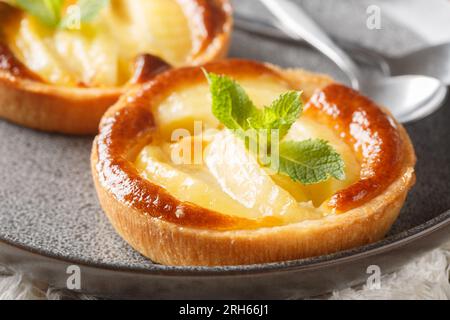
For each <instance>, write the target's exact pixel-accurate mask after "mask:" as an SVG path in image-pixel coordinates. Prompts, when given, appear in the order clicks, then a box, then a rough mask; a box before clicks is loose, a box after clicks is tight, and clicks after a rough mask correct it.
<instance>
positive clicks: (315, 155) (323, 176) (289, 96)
mask: <svg viewBox="0 0 450 320" xmlns="http://www.w3.org/2000/svg"><path fill="white" fill-rule="evenodd" d="M203 71H204V73H205V75H206V77H207V79H208V81H209V84H210V91H211V95H212V112H213V114H214V116H215V117H216V118H217V119H218V120H219V121H220V122H221V123H222V124H223V125H224V126H225V127H226V128H228V129H230V130H233V131H234V132H235V133H236V134H237V135H238V136H241V137H243V136H245V131H247V130H260V131H263V132H266V134H267V138H268V139H267V140H266V141H267V142H268V146H267V145H266V147H267V150H270V144H271V143H275V142H272V141H270V136H271V134H270V131H271V130H278V136H279V139H280V141H281V142H279V145H278V149H279V166H278V173H280V174H284V175H287V176H289V177H290V178H291V179H292V180H294V181H297V182H300V183H302V184H305V185H310V184H317V183H320V182H323V181H326V180H328V179H329V178H330V177H333V178H335V179H338V180H343V179H345V172H344V166H345V165H344V161H343V160H342V157H341V156H340V155H339V154H338V153H337V152H336V151H335V150H334V149H333V148H332V147H331V146H330V145H329V144H328V142H327V141H324V140H320V139H315V140H305V141H282V139H283V138H284V137H285V136H286V134H287V133H288V131H289V129H290V128H291V127H292V125H293V124H294V123H295V121H297V119H298V118H299V117H300V116H301V114H302V111H303V103H302V100H301V93H300V92H296V91H290V92H287V93H285V94H282V95H281V96H280V97H279V98H278V99H277V100H275V101H274V102H272V104H271V105H270V106H266V107H263V108H262V109H259V108H257V107H256V106H255V105H254V103H253V102H252V101H251V99H250V98H249V96H248V95H247V93H246V92H245V90H244V89H243V88H242V87H241V86H240V85H239V84H238V83H237V82H236V81H234V80H233V79H231V78H229V77H226V76H219V75H216V74H213V73H207V72H206V71H205V70H203ZM277 143H278V142H277ZM267 166H270V164H267Z"/></svg>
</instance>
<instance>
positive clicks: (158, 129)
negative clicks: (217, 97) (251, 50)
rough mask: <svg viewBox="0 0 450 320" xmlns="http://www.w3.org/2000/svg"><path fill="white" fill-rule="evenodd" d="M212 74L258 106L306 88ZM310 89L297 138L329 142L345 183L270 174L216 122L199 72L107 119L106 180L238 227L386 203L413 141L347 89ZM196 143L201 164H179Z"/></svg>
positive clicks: (155, 207)
mask: <svg viewBox="0 0 450 320" xmlns="http://www.w3.org/2000/svg"><path fill="white" fill-rule="evenodd" d="M206 69H207V70H208V71H212V72H218V73H225V74H228V75H231V76H232V77H234V79H236V80H237V81H238V82H239V83H240V84H241V85H242V86H243V87H244V88H245V90H246V91H247V92H248V93H249V95H250V96H251V98H252V99H253V101H255V103H256V104H257V105H258V106H263V105H267V104H269V103H270V102H271V101H272V100H274V98H276V97H277V96H278V95H279V94H280V93H283V92H286V91H287V90H291V89H297V90H301V89H302V83H295V82H293V81H292V79H289V78H288V77H286V76H283V74H282V73H281V72H278V71H277V70H275V69H274V68H271V67H269V66H266V65H262V64H258V63H253V62H249V61H239V60H234V61H229V62H222V63H215V64H210V65H207V66H206ZM308 91H310V90H308V89H306V91H305V98H306V102H307V103H306V107H305V112H304V116H303V117H302V118H301V119H299V120H298V121H297V122H296V123H295V124H294V126H293V127H292V128H291V130H290V132H289V133H288V138H289V139H290V140H294V141H295V140H304V139H308V138H321V139H325V140H327V141H329V142H330V144H331V145H332V146H333V147H334V148H335V149H336V150H337V151H338V152H339V153H340V154H341V155H342V157H343V159H344V162H345V165H346V166H345V167H346V179H345V180H343V181H338V180H335V179H332V178H331V179H329V180H328V181H326V182H323V183H320V184H316V185H312V186H305V185H302V184H300V183H298V182H294V181H292V180H291V179H289V178H288V177H285V176H282V175H279V174H273V173H271V172H270V171H268V170H265V169H263V168H262V167H261V166H260V165H259V164H258V162H257V161H256V160H255V159H253V158H252V156H251V155H249V153H248V151H247V150H246V148H245V146H244V144H243V143H242V142H241V141H240V140H239V139H236V138H234V137H233V136H232V135H231V134H230V133H229V132H228V131H227V130H225V129H223V128H222V127H221V125H220V124H219V122H218V121H217V120H216V119H215V118H214V116H213V115H212V112H211V98H210V95H209V91H208V83H207V81H206V79H205V77H204V75H203V74H202V71H201V70H200V69H199V68H183V69H179V70H174V71H171V72H168V73H166V74H164V75H161V76H160V77H158V79H156V80H155V81H154V82H152V83H150V84H148V85H147V86H146V87H145V88H144V89H143V90H142V91H140V93H139V94H138V95H136V96H133V97H127V101H128V103H126V106H124V105H122V107H121V108H120V109H118V110H116V109H113V110H114V112H110V113H109V115H107V116H106V117H105V118H104V121H103V125H102V131H101V134H100V136H99V137H98V140H97V150H98V159H99V160H98V163H97V164H96V170H97V172H98V174H99V178H100V181H101V183H102V184H103V185H104V186H105V187H106V188H108V189H109V190H110V191H111V192H112V193H113V194H115V196H116V197H118V198H119V199H121V200H122V201H127V202H129V203H130V204H131V205H132V206H136V208H140V209H142V210H144V211H145V212H146V213H147V214H148V215H150V216H156V217H158V218H159V219H163V220H167V221H170V222H173V223H176V224H179V225H184V226H192V227H196V228H205V229H218V230H227V229H230V230H231V229H242V228H243V229H245V228H250V229H251V228H259V227H267V226H280V225H285V224H290V223H296V222H301V221H309V220H320V219H322V218H324V217H329V216H334V215H341V214H343V213H345V212H347V211H349V210H352V209H355V208H358V207H360V206H362V205H363V204H364V203H366V202H369V201H370V200H372V199H373V198H375V197H377V196H379V195H380V194H381V193H382V192H383V191H384V190H385V189H386V188H387V187H388V186H389V185H390V184H391V183H392V182H393V181H394V180H396V179H397V178H399V177H400V176H401V175H402V174H405V172H404V171H403V170H404V167H403V164H404V162H405V154H404V151H405V148H408V147H409V141H403V137H402V132H401V131H400V130H399V127H398V125H397V124H396V122H395V120H393V119H392V118H391V117H390V116H389V115H388V114H386V113H385V112H383V111H382V110H381V109H380V108H379V107H378V106H376V105H375V104H374V103H373V102H371V101H369V100H368V99H366V98H364V97H362V96H360V95H359V94H358V93H356V92H354V91H353V90H351V89H348V88H346V87H344V86H342V85H339V84H334V83H331V82H330V83H326V81H325V82H324V83H322V85H321V87H318V90H317V91H316V92H315V93H313V92H312V91H310V92H308ZM123 101H124V100H123ZM123 101H122V102H123ZM130 101H132V102H130ZM119 105H120V103H119ZM196 122H199V123H200V124H201V128H200V129H203V130H202V131H203V134H202V135H201V136H200V135H197V134H196V133H195V130H196V129H195V123H196ZM177 129H184V130H187V131H188V132H189V133H190V137H189V138H188V139H184V141H183V140H181V142H180V141H177V142H175V143H174V142H172V141H171V135H172V133H173V132H174V131H175V130H177ZM196 139H199V140H201V141H200V144H199V145H200V148H201V155H202V156H201V158H202V159H200V163H189V164H179V163H174V162H173V157H171V155H173V151H174V149H175V150H176V149H177V148H179V144H180V143H181V144H183V143H187V144H191V143H192V141H195V140H196ZM130 150H132V152H130ZM407 160H408V161H410V162H411V163H413V161H412V160H411V159H407ZM113 168H114V169H113ZM408 170H410V171H409V174H410V175H411V174H412V171H411V170H412V169H411V168H409V169H408ZM119 172H120V175H117V174H118V173H119ZM118 179H120V180H118ZM111 181H114V184H112V183H111ZM118 181H121V182H120V183H118Z"/></svg>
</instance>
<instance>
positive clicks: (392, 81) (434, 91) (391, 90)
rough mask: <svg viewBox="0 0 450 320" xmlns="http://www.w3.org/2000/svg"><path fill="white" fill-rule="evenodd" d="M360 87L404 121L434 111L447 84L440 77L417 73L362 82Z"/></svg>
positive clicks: (442, 96)
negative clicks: (418, 74) (416, 74)
mask: <svg viewBox="0 0 450 320" xmlns="http://www.w3.org/2000/svg"><path fill="white" fill-rule="evenodd" d="M361 91H362V92H363V93H364V94H365V95H367V96H369V97H371V98H372V99H373V100H374V101H376V102H377V103H379V104H380V105H382V106H387V107H389V109H390V111H391V112H392V114H393V115H394V117H395V118H396V119H398V120H399V121H400V122H403V123H407V122H411V121H417V120H419V119H423V118H425V117H427V116H429V115H431V114H432V113H434V112H435V111H436V110H438V109H439V108H440V106H441V105H442V103H443V102H444V100H445V98H446V96H447V87H446V86H445V85H444V84H443V83H442V82H441V81H439V80H437V79H435V78H431V77H426V76H415V75H405V76H397V77H388V78H383V79H380V80H378V81H373V82H371V83H368V84H367V85H366V84H365V83H363V85H362V87H361Z"/></svg>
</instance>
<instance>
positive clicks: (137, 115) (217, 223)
mask: <svg viewBox="0 0 450 320" xmlns="http://www.w3.org/2000/svg"><path fill="white" fill-rule="evenodd" d="M205 68H206V69H207V70H208V71H210V72H214V73H219V74H228V75H230V76H234V77H239V76H242V75H245V76H247V77H248V76H252V77H271V78H275V79H277V80H278V81H283V82H285V83H290V80H288V79H286V78H284V77H283V75H282V74H281V73H279V72H277V71H275V70H274V69H273V68H271V67H268V66H266V65H263V64H260V63H256V62H251V61H246V60H229V61H222V62H216V63H211V64H208V65H206V66H205ZM202 81H206V80H205V77H204V75H203V73H202V71H201V70H200V68H195V67H190V68H182V69H176V70H171V71H168V72H166V73H164V74H161V75H159V76H158V77H156V78H155V79H154V80H152V81H150V82H148V83H147V84H145V85H144V86H143V87H142V89H141V90H139V91H135V92H134V93H132V94H129V95H128V96H126V97H123V98H122V99H121V101H119V103H118V104H117V105H116V106H115V107H113V108H112V109H111V110H109V112H107V114H106V115H105V116H104V118H103V120H102V123H101V125H100V134H99V135H98V137H97V139H96V142H95V143H94V160H95V161H94V164H95V168H94V170H95V171H96V174H97V175H98V177H99V181H100V183H101V184H102V185H103V187H105V188H107V189H108V190H109V191H110V192H111V194H112V195H113V196H114V197H116V198H117V199H119V200H120V201H122V202H125V203H126V204H127V205H129V206H131V207H132V208H135V209H136V210H139V211H140V212H142V213H144V214H145V215H148V216H150V217H154V218H159V219H163V220H165V221H169V222H173V223H176V224H178V225H180V226H189V227H196V228H204V229H215V230H236V229H256V228H260V227H266V226H278V225H281V224H282V222H281V221H280V220H278V219H277V218H273V217H265V218H261V219H255V220H253V219H245V218H239V217H234V216H228V215H224V214H221V213H219V212H214V211H211V210H206V209H204V208H201V207H199V206H197V205H195V204H192V203H185V202H181V201H179V200H177V199H176V198H174V197H173V196H172V195H170V194H169V193H168V192H167V191H166V190H165V189H163V188H162V187H160V186H158V185H155V184H153V183H151V182H150V181H148V180H146V179H144V178H143V177H142V176H141V175H140V174H139V173H138V171H137V169H136V168H135V167H134V164H133V161H134V160H135V158H136V155H137V153H138V152H139V151H140V150H141V149H142V147H144V146H145V145H148V144H149V143H151V142H152V139H153V138H154V133H155V132H156V127H155V126H156V125H155V119H154V115H153V112H152V110H153V109H154V108H156V107H157V106H158V104H159V103H160V102H161V101H162V100H163V99H164V98H165V97H167V96H168V94H170V92H172V91H174V90H177V88H180V87H182V86H184V85H192V84H193V83H200V82H202ZM291 87H292V88H293V89H301V87H302V84H301V83H298V84H294V85H292V86H291ZM305 116H308V117H311V118H313V119H314V120H315V121H317V122H319V123H323V124H326V125H327V126H328V127H330V128H332V129H333V130H335V132H337V133H338V134H339V135H340V137H341V138H342V139H343V141H345V142H346V143H347V144H348V145H349V146H351V148H352V149H353V150H354V152H355V153H356V154H357V155H358V157H359V158H360V161H361V163H362V167H361V179H360V180H359V181H358V182H356V183H355V184H353V185H351V186H350V187H348V188H346V189H344V190H341V191H339V192H337V193H336V194H334V195H333V196H332V197H331V199H329V201H328V202H327V205H328V207H329V208H330V209H335V210H334V211H335V212H336V213H343V212H346V211H348V210H351V209H353V208H356V207H358V206H360V205H362V204H364V203H366V202H367V201H369V200H371V199H373V198H374V197H376V196H378V195H380V194H381V193H382V192H383V190H385V188H386V187H387V186H389V185H390V184H391V183H392V182H393V181H394V180H395V179H396V178H398V177H399V175H400V173H401V172H400V171H401V170H400V169H401V165H402V161H403V150H404V141H402V137H401V135H400V132H399V130H398V128H397V124H396V122H395V120H393V119H392V118H391V116H389V115H388V114H386V113H385V112H383V111H382V109H380V108H379V107H378V106H377V105H375V104H374V103H373V102H372V101H370V100H369V99H367V98H365V97H363V96H361V95H360V94H358V93H357V92H355V91H353V90H352V89H349V88H347V87H345V86H343V85H340V84H330V85H328V86H326V87H325V88H322V89H321V90H319V91H318V92H317V93H316V94H314V95H313V96H312V97H310V99H309V101H308V103H307V105H306V108H305ZM96 158H98V159H96Z"/></svg>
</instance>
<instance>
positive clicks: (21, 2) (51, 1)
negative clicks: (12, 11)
mask: <svg viewBox="0 0 450 320" xmlns="http://www.w3.org/2000/svg"><path fill="white" fill-rule="evenodd" d="M63 2H64V0H16V1H15V2H14V4H13V5H15V6H17V7H18V8H19V9H22V10H24V11H26V12H27V13H29V14H30V15H32V16H34V17H36V18H37V19H39V21H41V22H42V23H43V24H45V25H47V26H49V27H55V26H57V25H58V24H59V21H60V20H61V10H62V6H63Z"/></svg>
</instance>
